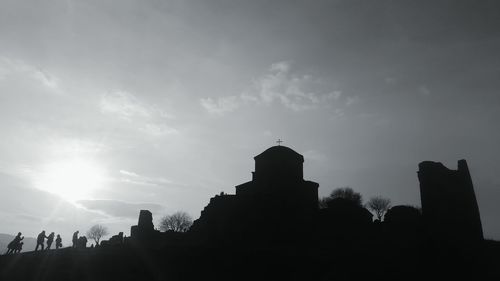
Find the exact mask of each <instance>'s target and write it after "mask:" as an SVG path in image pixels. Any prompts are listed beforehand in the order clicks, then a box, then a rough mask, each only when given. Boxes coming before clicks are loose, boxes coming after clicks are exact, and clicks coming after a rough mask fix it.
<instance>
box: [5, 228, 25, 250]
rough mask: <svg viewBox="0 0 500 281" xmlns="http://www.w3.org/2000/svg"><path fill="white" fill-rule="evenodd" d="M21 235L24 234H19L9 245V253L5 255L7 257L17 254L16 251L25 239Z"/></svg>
mask: <svg viewBox="0 0 500 281" xmlns="http://www.w3.org/2000/svg"><path fill="white" fill-rule="evenodd" d="M21 235H22V233H21V232H19V233H18V234H17V236H16V237H14V240H12V241H11V242H10V243H9V245H7V253H5V254H6V255H8V254H11V253H15V252H16V249H17V248H18V247H19V243H21V240H23V239H24V236H22V237H21Z"/></svg>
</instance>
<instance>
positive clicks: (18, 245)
mask: <svg viewBox="0 0 500 281" xmlns="http://www.w3.org/2000/svg"><path fill="white" fill-rule="evenodd" d="M23 238H24V237H23ZM23 245H24V242H19V243H18V244H17V246H16V248H15V249H14V253H20V252H21V251H22V250H23Z"/></svg>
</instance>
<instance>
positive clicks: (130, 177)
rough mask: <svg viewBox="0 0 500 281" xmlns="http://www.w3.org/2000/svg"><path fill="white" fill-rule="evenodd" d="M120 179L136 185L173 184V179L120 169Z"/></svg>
mask: <svg viewBox="0 0 500 281" xmlns="http://www.w3.org/2000/svg"><path fill="white" fill-rule="evenodd" d="M120 175H121V177H120V179H119V180H120V181H121V182H126V183H132V184H138V185H150V186H160V185H165V184H174V182H173V181H171V180H169V179H166V178H162V177H146V176H142V175H139V174H136V173H134V172H129V171H126V170H120Z"/></svg>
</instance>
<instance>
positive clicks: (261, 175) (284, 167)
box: [254, 145, 304, 181]
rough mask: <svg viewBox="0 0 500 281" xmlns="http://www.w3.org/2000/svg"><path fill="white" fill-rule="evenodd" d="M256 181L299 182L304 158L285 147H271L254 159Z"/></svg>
mask: <svg viewBox="0 0 500 281" xmlns="http://www.w3.org/2000/svg"><path fill="white" fill-rule="evenodd" d="M254 159H255V173H254V176H255V178H256V179H257V180H265V181H301V180H303V163H304V157H303V156H302V155H300V154H299V153H297V152H295V151H294V150H293V149H291V148H288V147H286V146H281V145H278V146H273V147H270V148H268V149H267V150H266V151H264V152H262V153H261V154H259V155H257V156H255V157H254Z"/></svg>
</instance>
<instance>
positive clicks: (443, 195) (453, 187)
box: [418, 160, 483, 241]
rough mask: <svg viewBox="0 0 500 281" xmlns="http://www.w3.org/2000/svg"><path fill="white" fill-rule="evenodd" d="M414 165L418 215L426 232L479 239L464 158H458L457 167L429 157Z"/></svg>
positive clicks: (439, 235)
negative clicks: (419, 211) (418, 185)
mask: <svg viewBox="0 0 500 281" xmlns="http://www.w3.org/2000/svg"><path fill="white" fill-rule="evenodd" d="M418 167H419V171H418V179H419V181H420V197H421V201H422V218H423V219H424V223H425V225H426V227H427V229H428V231H429V233H430V234H431V235H432V236H433V237H436V238H442V239H451V240H458V241H480V240H482V239H483V229H482V226H481V218H480V216H479V208H478V205H477V201H476V195H475V194H474V187H473V185H472V179H471V176H470V173H469V168H468V166H467V162H466V161H465V160H460V161H458V168H457V170H450V169H448V168H446V167H445V166H444V165H443V164H441V163H438V162H431V161H425V162H422V163H420V164H419V165H418Z"/></svg>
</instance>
